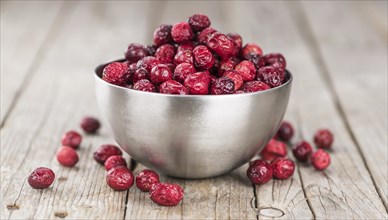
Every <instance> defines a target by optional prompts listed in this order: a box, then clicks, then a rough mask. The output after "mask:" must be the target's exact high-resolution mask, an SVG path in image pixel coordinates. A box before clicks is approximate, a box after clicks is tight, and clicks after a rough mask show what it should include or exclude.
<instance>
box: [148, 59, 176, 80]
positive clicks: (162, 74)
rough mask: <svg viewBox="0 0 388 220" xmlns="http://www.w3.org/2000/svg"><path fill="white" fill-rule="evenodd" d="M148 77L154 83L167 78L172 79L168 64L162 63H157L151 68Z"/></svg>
mask: <svg viewBox="0 0 388 220" xmlns="http://www.w3.org/2000/svg"><path fill="white" fill-rule="evenodd" d="M150 79H151V81H152V82H153V83H154V84H161V83H163V82H165V81H167V80H170V79H172V72H171V70H170V68H168V66H166V65H164V64H158V65H156V66H154V67H153V68H152V70H151V73H150Z"/></svg>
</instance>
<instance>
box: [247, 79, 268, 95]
mask: <svg viewBox="0 0 388 220" xmlns="http://www.w3.org/2000/svg"><path fill="white" fill-rule="evenodd" d="M270 88H271V87H269V86H268V85H267V84H265V83H263V82H261V81H250V82H246V83H244V84H243V86H242V87H241V89H242V90H243V91H244V92H245V93H249V92H257V91H263V90H267V89H270Z"/></svg>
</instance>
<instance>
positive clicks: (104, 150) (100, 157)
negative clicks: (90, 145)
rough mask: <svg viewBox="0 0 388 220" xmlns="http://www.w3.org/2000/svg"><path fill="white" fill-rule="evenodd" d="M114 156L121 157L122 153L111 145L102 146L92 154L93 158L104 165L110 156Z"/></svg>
mask: <svg viewBox="0 0 388 220" xmlns="http://www.w3.org/2000/svg"><path fill="white" fill-rule="evenodd" d="M114 155H120V156H121V155H123V152H122V151H121V150H120V148H118V147H117V146H115V145H111V144H104V145H101V146H100V147H99V148H98V149H97V150H96V151H95V152H94V153H93V158H94V159H95V160H96V161H97V162H99V163H101V164H104V163H105V161H106V160H107V159H108V158H109V157H111V156H114Z"/></svg>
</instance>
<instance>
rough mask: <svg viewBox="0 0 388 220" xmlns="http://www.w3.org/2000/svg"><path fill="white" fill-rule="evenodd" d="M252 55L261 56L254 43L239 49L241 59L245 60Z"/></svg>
mask: <svg viewBox="0 0 388 220" xmlns="http://www.w3.org/2000/svg"><path fill="white" fill-rule="evenodd" d="M252 54H257V55H259V56H262V55H263V50H262V49H261V47H260V46H259V45H257V44H254V43H248V44H245V46H244V47H243V48H242V49H241V57H243V58H245V59H247V57H248V56H249V55H252Z"/></svg>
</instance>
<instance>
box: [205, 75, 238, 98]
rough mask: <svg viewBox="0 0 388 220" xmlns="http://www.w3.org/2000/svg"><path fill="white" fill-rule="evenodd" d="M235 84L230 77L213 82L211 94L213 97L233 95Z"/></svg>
mask: <svg viewBox="0 0 388 220" xmlns="http://www.w3.org/2000/svg"><path fill="white" fill-rule="evenodd" d="M233 92H234V82H233V80H232V79H231V78H229V77H221V78H218V79H216V80H215V81H214V82H212V84H211V87H210V94H212V95H223V94H233Z"/></svg>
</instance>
